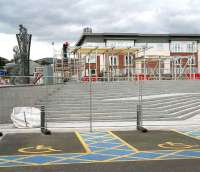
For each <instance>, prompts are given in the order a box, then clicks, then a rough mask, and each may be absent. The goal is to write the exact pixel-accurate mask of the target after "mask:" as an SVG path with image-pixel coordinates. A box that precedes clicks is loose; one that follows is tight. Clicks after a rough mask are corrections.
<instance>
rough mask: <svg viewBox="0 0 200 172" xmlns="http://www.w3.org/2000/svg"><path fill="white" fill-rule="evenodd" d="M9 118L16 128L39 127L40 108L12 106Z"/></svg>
mask: <svg viewBox="0 0 200 172" xmlns="http://www.w3.org/2000/svg"><path fill="white" fill-rule="evenodd" d="M11 120H12V121H13V124H14V126H15V127H17V128H36V127H40V109H38V108H34V107H14V108H13V112H12V114H11Z"/></svg>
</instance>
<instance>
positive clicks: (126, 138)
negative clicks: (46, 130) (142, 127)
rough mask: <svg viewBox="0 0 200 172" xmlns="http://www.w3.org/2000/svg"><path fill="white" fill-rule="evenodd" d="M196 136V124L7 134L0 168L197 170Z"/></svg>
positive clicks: (0, 147)
mask: <svg viewBox="0 0 200 172" xmlns="http://www.w3.org/2000/svg"><path fill="white" fill-rule="evenodd" d="M199 139H200V129H195V130H186V131H150V132H148V133H142V132H139V131H114V132H111V131H94V132H86V131H84V132H75V133H53V134H52V135H50V136H44V135H41V134H40V133H24V134H22V133H20V134H7V135H5V136H4V137H3V138H2V139H0V171H3V172H4V171H5V172H9V171H12V172H15V171H16V172H27V171H37V172H45V171H50V172H51V171H59V172H60V171H61V172H62V171H75V172H76V171H80V172H90V171H91V172H93V171H97V172H98V171H99V172H100V171H101V172H106V171H109V172H110V171H115V172H118V171H123V172H130V171H131V172H132V171H141V172H146V171H147V172H151V171H152V172H160V171H162V172H178V171H181V172H186V171H187V172H188V171H190V172H191V171H195V172H197V171H200V166H199V162H200V161H199V160H200V149H199V147H198V146H199ZM156 145H157V146H156Z"/></svg>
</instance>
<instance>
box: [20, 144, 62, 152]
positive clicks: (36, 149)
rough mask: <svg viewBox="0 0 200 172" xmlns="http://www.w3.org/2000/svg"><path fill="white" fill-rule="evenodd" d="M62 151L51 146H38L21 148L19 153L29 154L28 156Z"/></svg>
mask: <svg viewBox="0 0 200 172" xmlns="http://www.w3.org/2000/svg"><path fill="white" fill-rule="evenodd" d="M60 151H61V150H56V149H53V148H52V147H51V146H44V145H37V146H36V147H27V148H20V149H18V152H21V153H28V154H41V153H51V152H60Z"/></svg>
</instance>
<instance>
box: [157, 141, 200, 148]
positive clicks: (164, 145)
mask: <svg viewBox="0 0 200 172" xmlns="http://www.w3.org/2000/svg"><path fill="white" fill-rule="evenodd" d="M158 146H159V147H161V148H169V149H190V148H193V147H197V146H199V145H187V144H184V143H173V142H165V143H161V144H158Z"/></svg>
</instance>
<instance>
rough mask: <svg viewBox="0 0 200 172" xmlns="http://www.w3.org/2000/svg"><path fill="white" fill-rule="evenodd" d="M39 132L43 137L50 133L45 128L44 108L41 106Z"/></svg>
mask: <svg viewBox="0 0 200 172" xmlns="http://www.w3.org/2000/svg"><path fill="white" fill-rule="evenodd" d="M40 110H41V132H42V133H43V134H45V135H50V134H51V131H50V130H48V129H47V128H46V126H45V107H44V106H41V109H40Z"/></svg>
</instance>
